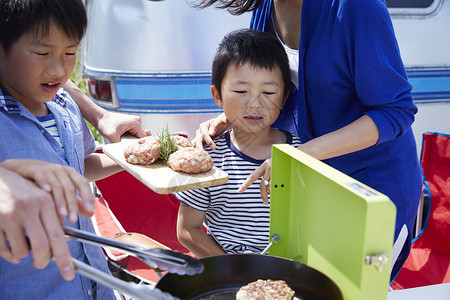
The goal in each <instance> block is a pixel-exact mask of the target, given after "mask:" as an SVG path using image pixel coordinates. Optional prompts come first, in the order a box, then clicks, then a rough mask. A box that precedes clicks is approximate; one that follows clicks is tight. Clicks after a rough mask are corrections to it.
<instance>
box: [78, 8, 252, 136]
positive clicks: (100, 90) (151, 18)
mask: <svg viewBox="0 0 450 300" xmlns="http://www.w3.org/2000/svg"><path fill="white" fill-rule="evenodd" d="M86 2H87V3H86V4H87V10H88V15H89V25H88V30H87V34H86V37H85V39H84V41H83V48H82V49H83V52H82V54H83V56H82V66H83V74H84V76H86V77H87V81H88V86H89V91H90V95H91V98H92V99H93V100H94V101H95V102H96V103H97V104H99V105H100V106H102V107H104V108H106V109H108V110H113V111H116V112H122V113H130V114H138V115H139V116H140V117H141V118H142V124H143V128H148V129H150V130H153V131H154V133H156V131H157V130H158V129H160V128H162V127H163V126H164V123H165V122H168V123H169V124H170V130H171V131H172V132H178V133H184V134H185V135H187V136H188V137H189V138H193V137H194V136H195V130H196V129H197V128H198V125H199V124H200V123H201V122H203V121H205V120H207V119H210V118H211V117H214V116H216V115H217V114H218V113H220V112H221V110H220V109H219V108H218V107H217V105H216V104H215V103H214V101H213V100H212V97H211V92H210V86H211V79H210V70H211V63H212V60H213V57H214V53H215V51H216V48H217V46H218V44H219V42H220V41H221V40H222V37H223V36H224V35H225V34H226V33H228V32H229V31H232V30H234V29H239V28H246V27H248V25H249V22H250V14H245V15H242V16H239V17H235V16H232V15H231V14H229V13H228V12H227V11H226V10H222V9H217V8H214V7H210V8H206V9H201V10H198V9H197V10H196V9H193V8H192V7H191V6H189V4H188V3H187V2H186V1H183V0H181V1H180V0H175V1H173V0H170V1H162V2H153V1H147V0H87V1H86Z"/></svg>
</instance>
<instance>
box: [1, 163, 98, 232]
mask: <svg viewBox="0 0 450 300" xmlns="http://www.w3.org/2000/svg"><path fill="white" fill-rule="evenodd" d="M0 166H2V167H3V168H5V169H8V170H10V171H13V172H16V173H17V174H19V175H20V176H22V177H24V178H26V179H28V180H30V181H32V182H34V183H35V184H36V185H37V186H38V187H39V188H41V189H42V190H44V191H46V192H48V193H49V194H51V196H52V198H53V201H54V202H55V207H56V210H57V212H58V214H59V216H60V218H61V222H62V224H64V223H63V219H64V218H65V217H67V219H68V220H69V221H70V222H76V221H77V220H78V214H79V213H80V214H82V215H84V216H86V217H91V216H92V215H93V213H94V196H93V195H92V192H91V188H90V186H89V182H88V180H87V179H86V178H85V177H84V176H83V175H81V174H80V173H78V172H77V171H76V170H75V169H74V168H72V167H67V166H62V165H59V164H53V163H49V162H45V161H40V160H35V159H8V160H5V161H3V162H2V163H1V164H0ZM77 190H78V191H79V193H80V196H81V198H80V197H79V196H78V195H77V193H76V191H77Z"/></svg>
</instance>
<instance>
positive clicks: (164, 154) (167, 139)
mask: <svg viewBox="0 0 450 300" xmlns="http://www.w3.org/2000/svg"><path fill="white" fill-rule="evenodd" d="M158 136H159V142H160V144H161V155H160V157H161V158H162V159H163V160H164V161H165V162H167V160H168V159H169V155H170V154H172V153H173V152H175V151H177V150H178V146H177V144H176V143H175V140H174V139H173V138H172V135H171V134H170V131H169V125H168V124H167V122H166V123H165V124H164V127H163V128H162V129H161V131H160V132H159V133H158Z"/></svg>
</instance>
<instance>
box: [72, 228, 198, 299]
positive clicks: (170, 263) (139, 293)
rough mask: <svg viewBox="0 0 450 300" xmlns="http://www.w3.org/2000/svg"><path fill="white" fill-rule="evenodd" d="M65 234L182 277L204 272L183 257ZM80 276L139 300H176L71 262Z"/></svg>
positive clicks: (90, 236)
mask: <svg viewBox="0 0 450 300" xmlns="http://www.w3.org/2000/svg"><path fill="white" fill-rule="evenodd" d="M63 230H64V233H65V235H66V236H67V237H69V238H71V239H74V240H77V241H79V242H83V243H89V244H93V245H97V246H101V247H107V248H114V249H116V250H120V251H124V252H126V253H129V254H130V255H133V256H135V257H137V258H138V259H140V260H141V261H142V262H144V263H145V264H147V265H148V266H149V267H151V268H158V269H160V270H162V271H168V272H169V273H176V274H179V275H185V274H187V275H194V274H198V273H201V272H203V270H204V266H203V264H202V263H201V262H200V261H199V260H197V259H195V258H193V257H191V256H188V255H185V254H183V253H180V252H177V251H172V250H167V249H160V248H154V249H149V248H145V247H141V246H137V245H133V244H129V243H125V242H121V241H117V240H113V239H109V238H105V237H102V236H98V235H96V234H93V233H90V232H87V231H83V230H79V229H74V228H71V227H67V226H63ZM72 261H73V263H74V265H75V268H76V271H77V273H79V274H80V275H82V276H84V277H87V278H89V279H91V280H93V281H96V282H98V283H99V284H102V285H104V286H106V287H108V288H111V289H115V290H118V291H120V292H122V293H124V294H127V295H129V296H131V297H133V298H136V299H177V298H175V297H173V296H171V295H170V294H168V293H165V292H162V291H161V290H159V289H157V288H154V287H149V286H146V285H138V284H136V283H134V282H125V281H123V280H120V279H118V278H115V277H113V276H111V275H109V274H106V273H104V272H102V271H100V270H97V269H95V268H94V267H91V266H89V265H88V264H85V263H83V262H81V261H79V260H77V259H74V258H73V259H72Z"/></svg>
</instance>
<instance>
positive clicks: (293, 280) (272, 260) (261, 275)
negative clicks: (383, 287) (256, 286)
mask: <svg viewBox="0 0 450 300" xmlns="http://www.w3.org/2000/svg"><path fill="white" fill-rule="evenodd" d="M200 261H201V262H202V263H203V265H204V266H205V269H204V271H203V273H201V274H197V275H193V276H188V275H177V274H166V275H165V276H164V277H162V278H161V279H160V280H159V281H158V283H157V284H156V287H157V288H159V289H160V290H162V291H165V292H169V293H170V294H172V295H173V296H175V297H178V298H180V299H200V298H202V297H204V296H206V295H210V294H217V293H223V292H225V293H226V292H227V291H230V292H231V291H234V292H235V291H237V290H238V289H239V288H240V287H242V286H243V285H246V284H247V283H249V282H252V281H256V280H258V279H272V280H284V281H286V283H287V284H288V285H289V286H290V287H291V289H293V290H294V291H295V297H297V298H299V299H302V300H342V299H343V298H342V294H341V292H340V290H339V288H338V287H337V286H336V284H335V283H334V282H333V281H331V279H329V278H328V277H327V276H325V275H324V274H323V273H321V272H319V271H317V270H315V269H313V268H311V267H308V266H306V265H304V264H301V263H299V262H296V261H293V260H290V259H285V258H280V257H275V256H269V255H259V254H231V255H221V256H212V257H207V258H202V259H200ZM228 299H234V298H233V296H231V297H230V296H229V297H228Z"/></svg>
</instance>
